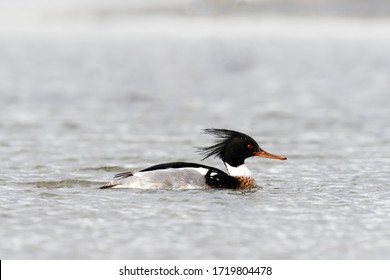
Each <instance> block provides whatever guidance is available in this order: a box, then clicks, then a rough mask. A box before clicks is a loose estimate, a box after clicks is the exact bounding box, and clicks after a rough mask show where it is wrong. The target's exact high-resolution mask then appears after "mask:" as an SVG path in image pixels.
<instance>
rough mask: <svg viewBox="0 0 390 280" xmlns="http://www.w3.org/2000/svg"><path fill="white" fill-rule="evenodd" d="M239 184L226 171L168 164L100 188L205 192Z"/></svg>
mask: <svg viewBox="0 0 390 280" xmlns="http://www.w3.org/2000/svg"><path fill="white" fill-rule="evenodd" d="M239 184H240V182H239V180H238V179H236V178H235V177H233V176H230V175H229V174H227V173H226V172H224V171H222V170H220V169H217V168H214V167H211V166H207V165H203V164H197V163H190V162H170V163H163V164H158V165H154V166H151V167H149V168H146V169H143V170H140V171H137V172H131V171H130V172H124V173H119V174H117V175H115V177H114V180H113V181H111V182H110V183H108V184H106V185H104V186H103V187H102V188H141V189H206V188H228V189H235V188H238V187H239V186H238V185H239Z"/></svg>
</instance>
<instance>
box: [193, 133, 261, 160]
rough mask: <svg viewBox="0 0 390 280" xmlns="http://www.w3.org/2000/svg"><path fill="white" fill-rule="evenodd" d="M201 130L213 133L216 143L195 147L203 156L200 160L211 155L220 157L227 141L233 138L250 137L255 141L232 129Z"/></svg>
mask: <svg viewBox="0 0 390 280" xmlns="http://www.w3.org/2000/svg"><path fill="white" fill-rule="evenodd" d="M202 132H203V133H206V134H210V135H213V136H215V137H216V139H217V141H216V144H215V145H213V146H210V147H200V148H199V147H198V148H197V150H198V152H199V153H200V154H201V155H203V156H204V158H203V159H202V160H205V159H206V158H208V157H211V156H215V157H219V158H222V154H223V152H224V148H225V147H226V145H227V143H228V142H229V141H232V140H234V139H250V140H252V141H255V140H253V139H252V138H251V137H250V136H248V135H246V134H244V133H241V132H237V131H234V130H228V129H217V128H207V129H203V130H202Z"/></svg>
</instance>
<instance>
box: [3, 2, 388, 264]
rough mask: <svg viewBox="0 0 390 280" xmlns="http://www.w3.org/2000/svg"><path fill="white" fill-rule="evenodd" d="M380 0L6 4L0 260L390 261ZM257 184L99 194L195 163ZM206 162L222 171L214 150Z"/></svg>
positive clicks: (384, 34) (384, 18)
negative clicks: (157, 169)
mask: <svg viewBox="0 0 390 280" xmlns="http://www.w3.org/2000/svg"><path fill="white" fill-rule="evenodd" d="M389 15H390V1H388V0H371V1H365V0H132V1H125V0H78V1H76V0H69V1H62V2H61V1H54V0H52V1H50V0H35V1H29V0H0V109H1V110H0V213H1V214H0V224H1V229H0V240H1V241H0V258H1V259H9V258H19V259H20V258H22V259H23V258H30V259H55V258H59V259H72V258H73V259H83V258H84V259H107V258H108V259H118V258H122V259H192V258H196V259H214V258H221V259H246V258H250V259H258V258H263V259H369V258H372V259H389V258H390V245H389V242H388V240H389V238H390V236H389V233H390V228H389V227H390V220H389V217H390V193H389V188H390V182H389V178H388V174H390V170H389V168H390V161H389V160H390V148H389V146H390V123H389V122H390V110H389V104H390V83H389V77H390V51H389V50H390V18H389ZM207 127H216V128H229V129H235V130H239V131H242V132H244V133H247V134H249V135H251V136H252V137H253V138H255V139H256V140H258V141H259V143H260V145H261V146H262V148H264V149H265V150H267V151H269V152H271V153H275V154H278V155H283V156H287V157H288V160H287V161H284V162H282V163H281V162H275V161H267V160H259V159H249V160H248V166H249V168H250V169H251V170H252V172H253V175H254V176H255V178H256V181H257V182H258V185H259V190H258V191H256V192H253V193H240V192H229V191H221V190H219V191H204V190H200V191H196V190H193V191H181V192H180V191H168V190H163V191H161V190H160V191H159V190H157V191H148V192H144V191H142V190H138V191H137V190H125V191H120V190H119V191H103V190H100V189H99V188H98V187H99V186H101V185H103V184H104V183H106V182H107V181H108V180H110V179H111V178H112V176H113V175H114V174H115V173H119V172H124V171H127V170H129V169H140V168H145V167H147V166H149V165H153V164H158V163H162V162H169V161H193V162H199V161H200V156H199V155H197V154H196V153H195V150H194V148H193V147H194V146H203V145H210V144H211V143H212V139H210V138H209V137H208V136H206V135H203V134H200V130H201V129H203V128H207ZM204 163H205V164H209V165H213V166H216V167H218V168H222V169H223V168H224V166H223V165H222V163H221V162H220V161H219V160H217V159H208V160H207V162H206V161H205V162H204Z"/></svg>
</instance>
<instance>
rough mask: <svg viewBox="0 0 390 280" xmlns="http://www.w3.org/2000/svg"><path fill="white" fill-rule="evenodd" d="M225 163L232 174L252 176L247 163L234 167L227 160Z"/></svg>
mask: <svg viewBox="0 0 390 280" xmlns="http://www.w3.org/2000/svg"><path fill="white" fill-rule="evenodd" d="M225 165H226V168H227V170H228V172H229V175H230V176H244V177H251V176H252V172H251V171H250V170H249V169H248V168H247V167H246V165H245V164H241V165H240V166H237V167H234V166H231V165H229V164H228V163H226V162H225Z"/></svg>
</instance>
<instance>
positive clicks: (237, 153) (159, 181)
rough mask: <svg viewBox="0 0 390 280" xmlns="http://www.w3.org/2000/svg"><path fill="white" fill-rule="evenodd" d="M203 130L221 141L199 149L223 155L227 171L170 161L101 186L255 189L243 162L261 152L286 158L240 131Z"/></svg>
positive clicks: (221, 157) (203, 152)
mask: <svg viewBox="0 0 390 280" xmlns="http://www.w3.org/2000/svg"><path fill="white" fill-rule="evenodd" d="M204 132H205V133H208V134H212V135H214V136H216V137H217V138H218V140H219V141H218V142H217V143H216V144H215V145H213V146H210V147H205V148H199V151H200V152H201V153H202V154H204V155H205V157H204V159H206V158H208V157H210V156H216V157H219V158H220V159H222V161H223V162H224V164H225V166H226V168H227V170H228V173H226V172H224V171H222V170H220V169H218V168H215V167H211V166H207V165H203V164H198V163H190V162H170V163H163V164H158V165H154V166H151V167H148V168H146V169H142V170H140V171H136V172H133V171H129V172H124V173H119V174H117V175H115V176H114V179H113V180H112V181H111V182H109V183H107V184H106V185H104V186H102V187H101V188H103V189H108V188H139V189H207V188H225V189H238V190H245V189H253V188H256V182H255V179H254V178H253V177H252V175H251V172H250V171H249V169H248V168H247V167H246V166H245V164H244V161H245V159H246V158H248V157H251V156H262V157H268V158H274V159H280V160H284V159H286V158H284V157H279V156H275V155H272V154H269V153H267V152H265V151H263V150H262V149H261V148H260V147H259V145H258V144H257V142H256V141H255V140H253V139H252V138H251V137H249V136H248V135H245V134H243V133H240V132H236V131H232V130H226V129H206V130H204Z"/></svg>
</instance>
